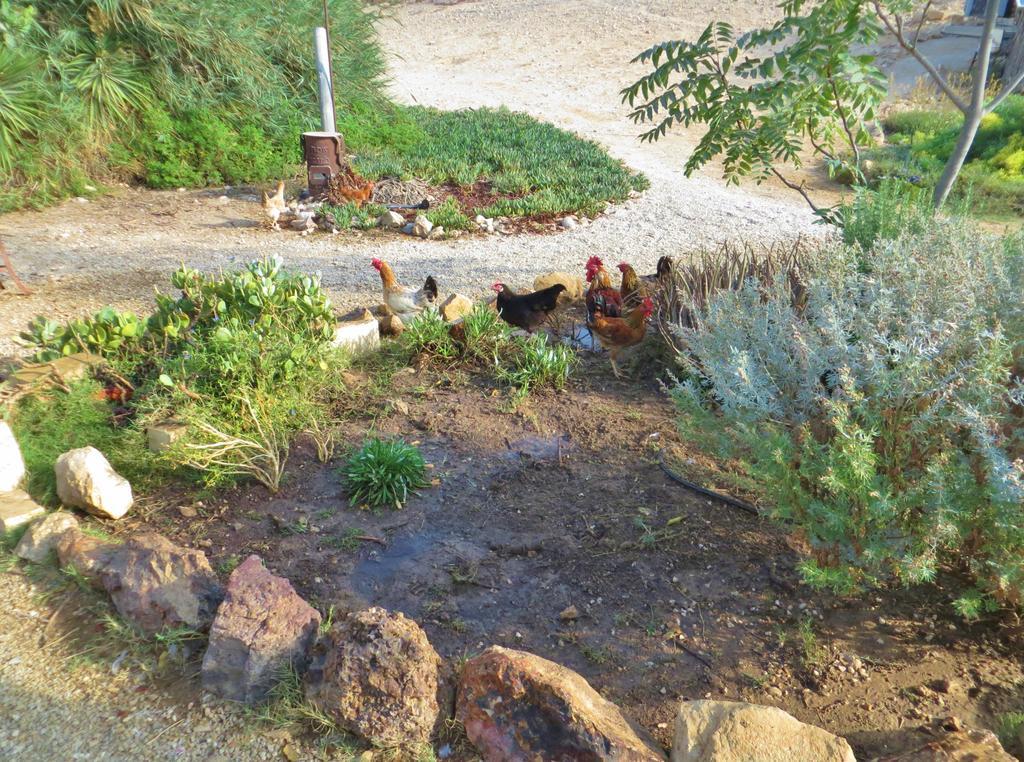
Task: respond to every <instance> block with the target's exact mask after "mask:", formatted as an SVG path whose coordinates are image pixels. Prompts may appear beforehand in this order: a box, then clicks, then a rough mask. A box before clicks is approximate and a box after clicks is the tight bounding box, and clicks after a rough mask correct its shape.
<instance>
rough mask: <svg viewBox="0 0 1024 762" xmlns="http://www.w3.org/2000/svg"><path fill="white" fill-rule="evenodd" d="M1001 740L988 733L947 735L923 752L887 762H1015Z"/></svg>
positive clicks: (926, 746)
mask: <svg viewBox="0 0 1024 762" xmlns="http://www.w3.org/2000/svg"><path fill="white" fill-rule="evenodd" d="M1014 759H1015V757H1013V756H1011V755H1010V754H1007V753H1006V751H1005V750H1004V749H1003V747H1002V744H1000V743H999V739H998V738H996V737H995V735H994V734H993V733H992V732H990V731H988V730H961V731H958V732H955V733H947V734H946V735H944V736H942V737H941V738H938V739H936V740H935V741H931V742H930V743H927V744H925V745H924V746H922V747H921V748H920V749H915V750H914V751H909V752H907V753H905V754H898V755H897V756H895V757H886V758H885V760H884V762H982V760H984V762H1013V760H1014Z"/></svg>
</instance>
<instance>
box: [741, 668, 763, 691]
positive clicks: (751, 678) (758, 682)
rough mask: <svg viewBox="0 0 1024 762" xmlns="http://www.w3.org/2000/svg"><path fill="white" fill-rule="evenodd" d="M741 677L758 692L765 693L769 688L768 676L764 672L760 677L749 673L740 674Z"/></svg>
mask: <svg viewBox="0 0 1024 762" xmlns="http://www.w3.org/2000/svg"><path fill="white" fill-rule="evenodd" d="M740 676H741V677H742V678H743V679H744V680H746V681H747V682H748V683H750V685H751V686H753V687H754V688H757V689H758V690H761V691H763V690H764V689H765V688H767V687H768V675H766V674H764V673H763V672H762V673H761V674H760V675H752V674H750V673H749V672H742V673H740Z"/></svg>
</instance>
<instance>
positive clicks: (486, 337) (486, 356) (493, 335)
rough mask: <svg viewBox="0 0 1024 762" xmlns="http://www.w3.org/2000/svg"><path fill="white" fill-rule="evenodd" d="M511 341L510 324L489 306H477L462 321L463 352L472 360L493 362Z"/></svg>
mask: <svg viewBox="0 0 1024 762" xmlns="http://www.w3.org/2000/svg"><path fill="white" fill-rule="evenodd" d="M511 339H512V330H511V328H509V325H508V323H506V322H505V321H504V320H502V319H501V316H500V315H498V311H497V310H492V309H491V308H490V306H489V305H486V304H477V305H475V306H474V307H473V309H472V311H471V312H470V313H469V314H468V315H466V316H465V317H464V318H463V319H462V341H463V352H464V353H465V354H466V355H467V356H469V357H471V358H475V359H480V360H491V359H493V357H494V355H495V352H497V351H498V350H499V349H501V348H502V347H504V346H505V345H506V344H508V343H509V342H510V341H511Z"/></svg>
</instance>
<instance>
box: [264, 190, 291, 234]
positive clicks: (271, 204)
mask: <svg viewBox="0 0 1024 762" xmlns="http://www.w3.org/2000/svg"><path fill="white" fill-rule="evenodd" d="M286 211H288V204H287V203H286V202H285V200H284V180H279V181H278V183H277V192H276V193H274V195H273V196H271V195H270V194H269V193H267V192H266V191H264V192H263V216H264V218H266V220H267V222H268V224H269V225H271V226H272V227H277V221H278V220H279V219H281V215H282V214H284V213H285V212H286Z"/></svg>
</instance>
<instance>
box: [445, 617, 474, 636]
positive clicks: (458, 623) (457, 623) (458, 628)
mask: <svg viewBox="0 0 1024 762" xmlns="http://www.w3.org/2000/svg"><path fill="white" fill-rule="evenodd" d="M445 624H447V625H448V629H449V630H451V631H452V632H457V633H459V634H462V633H464V632H467V631H468V630H469V624H467V622H466V620H465V619H462V618H461V617H453V618H452V619H450V620H448V621H447V622H446V623H445Z"/></svg>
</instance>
